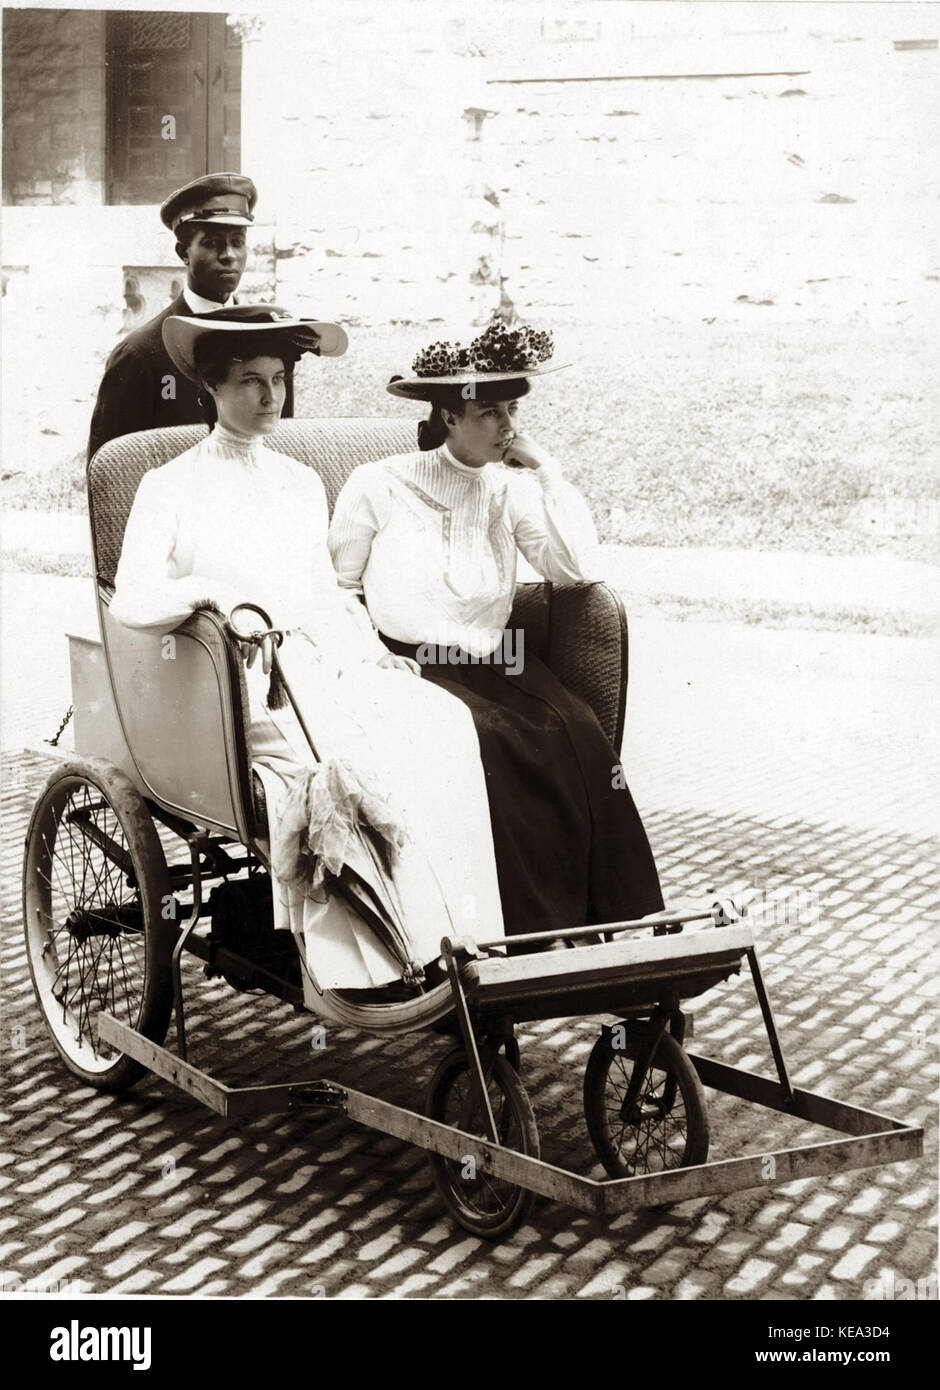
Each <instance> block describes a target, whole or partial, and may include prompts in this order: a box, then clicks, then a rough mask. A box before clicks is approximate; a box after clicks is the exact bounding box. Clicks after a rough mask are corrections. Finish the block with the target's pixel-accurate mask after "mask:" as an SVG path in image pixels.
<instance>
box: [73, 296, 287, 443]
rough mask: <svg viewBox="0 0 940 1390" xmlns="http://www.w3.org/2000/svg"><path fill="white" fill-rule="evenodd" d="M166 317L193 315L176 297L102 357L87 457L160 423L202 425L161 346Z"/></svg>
mask: <svg viewBox="0 0 940 1390" xmlns="http://www.w3.org/2000/svg"><path fill="white" fill-rule="evenodd" d="M171 314H182V315H183V316H184V317H186V318H193V317H194V315H193V311H192V309H190V307H189V305H188V304H187V303H186V300H185V299H184V298H183V296H182V294H179V295H177V297H176V298H175V299H174V300H173V302H172V303H171V304H168V305H167V307H166V308H165V309H164V310H163V311H162V312H161V313H159V314H157V316H156V318H152V319H151V320H150V321H149V323H145V324H143V325H142V326H141V327H140V328H135V329H134V331H133V333H128V335H127V337H126V338H125V339H124V340H123V341H122V342H120V343H118V345H117V347H116V348H115V349H114V351H113V352H112V353H111V356H110V357H109V358H108V361H107V365H106V366H105V369H104V376H103V377H102V379H101V385H100V386H99V388H98V399H97V401H96V402H95V413H94V415H93V416H92V417H91V433H90V435H89V439H88V457H89V458H91V457H92V455H93V454H94V453H95V452H96V450H98V449H100V448H101V446H102V444H105V443H107V441H108V440H109V439H116V438H117V436H118V435H120V434H133V432H134V431H135V430H156V429H160V428H162V427H163V426H164V425H203V424H205V422H206V417H205V415H204V414H203V412H202V410H201V409H200V407H199V405H198V404H197V402H196V385H195V382H192V381H190V380H189V379H188V378H187V377H185V376H183V373H182V372H181V371H180V370H179V368H178V367H175V366H174V365H173V363H172V361H171V360H170V355H169V353H168V352H167V350H166V348H165V347H164V346H163V337H162V334H161V329H162V327H163V320H164V319H167V318H169V317H170V315H171ZM167 378H169V385H168V384H167ZM166 397H169V399H166ZM293 413H294V375H293V371H289V372H288V374H287V396H286V399H285V401H284V410H283V412H282V414H283V416H284V418H287V417H289V416H292V415H293Z"/></svg>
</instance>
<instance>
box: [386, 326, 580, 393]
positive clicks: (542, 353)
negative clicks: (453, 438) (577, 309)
mask: <svg viewBox="0 0 940 1390" xmlns="http://www.w3.org/2000/svg"><path fill="white" fill-rule="evenodd" d="M552 351H553V342H552V335H551V333H549V332H540V331H538V330H537V329H534V328H530V327H529V326H528V325H527V324H524V323H518V324H516V325H514V326H513V327H508V326H507V325H506V324H505V323H503V321H502V320H501V319H499V318H494V319H493V320H492V322H491V323H489V324H488V325H487V327H486V328H485V329H484V330H483V332H482V333H481V334H480V335H479V337H477V338H474V339H473V341H472V342H471V343H470V344H469V346H467V347H462V346H461V345H460V343H449V342H440V343H431V344H430V345H429V346H428V347H426V348H422V349H421V351H420V352H419V353H418V354H417V356H416V357H415V359H414V361H413V362H412V364H411V369H412V371H413V373H414V375H413V376H411V377H406V376H393V377H392V379H391V381H390V382H389V383H388V385H387V386H386V388H385V389H386V391H388V392H389V393H390V395H393V396H403V397H404V398H405V399H406V400H412V401H431V400H434V398H435V397H436V396H439V395H440V394H441V391H442V388H443V389H444V390H446V389H447V388H453V387H455V386H468V385H470V384H471V383H473V384H474V385H481V386H482V385H486V384H488V383H490V382H511V381H527V380H528V379H529V377H533V376H542V375H544V373H546V372H559V371H561V370H562V369H563V368H564V367H565V366H567V365H568V364H567V363H565V362H558V363H556V362H554V361H552Z"/></svg>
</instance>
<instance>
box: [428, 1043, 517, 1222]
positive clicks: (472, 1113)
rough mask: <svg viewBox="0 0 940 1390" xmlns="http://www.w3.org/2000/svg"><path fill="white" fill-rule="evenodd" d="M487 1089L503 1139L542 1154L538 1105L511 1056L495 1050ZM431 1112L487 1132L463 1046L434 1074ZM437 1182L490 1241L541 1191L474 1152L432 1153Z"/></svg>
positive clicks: (449, 1202)
mask: <svg viewBox="0 0 940 1390" xmlns="http://www.w3.org/2000/svg"><path fill="white" fill-rule="evenodd" d="M488 1066H489V1072H488V1083H487V1091H488V1094H489V1099H490V1108H491V1109H492V1111H493V1118H494V1119H495V1121H496V1129H497V1133H498V1135H499V1142H500V1144H501V1145H502V1146H504V1147H505V1148H507V1149H514V1150H515V1151H516V1153H523V1154H528V1155H530V1156H531V1157H532V1158H538V1156H539V1135H538V1129H537V1128H536V1124H535V1116H534V1115H533V1113H532V1105H531V1103H530V1101H529V1097H528V1096H527V1094H526V1092H525V1088H524V1087H523V1085H522V1082H521V1081H520V1079H519V1073H518V1072H517V1071H516V1069H515V1067H513V1066H512V1064H511V1063H510V1062H508V1061H507V1060H506V1058H505V1057H501V1056H499V1055H494V1054H491V1055H490V1057H489V1058H488V1059H487V1060H486V1061H484V1069H485V1070H486V1068H487V1067H488ZM426 1109H427V1114H428V1116H429V1117H430V1118H431V1119H432V1120H440V1121H441V1123H442V1124H446V1125H451V1126H452V1127H453V1128H455V1129H460V1130H463V1131H464V1132H465V1133H467V1134H472V1135H474V1136H477V1137H479V1138H481V1139H484V1138H486V1137H487V1125H486V1120H485V1119H484V1116H483V1103H482V1100H481V1098H480V1096H479V1093H478V1091H477V1088H476V1087H475V1086H474V1084H473V1079H472V1077H471V1074H470V1070H469V1065H468V1062H467V1058H466V1054H465V1053H464V1051H463V1049H462V1048H457V1049H455V1051H453V1052H449V1053H448V1054H447V1056H446V1057H445V1058H444V1059H443V1061H442V1062H441V1064H440V1066H439V1067H438V1068H437V1071H436V1072H435V1073H434V1075H433V1077H432V1078H431V1084H430V1086H429V1087H428V1100H427V1107H426ZM430 1163H431V1172H432V1174H433V1177H434V1185H435V1187H436V1188H437V1190H438V1192H439V1194H440V1196H441V1198H442V1200H443V1202H444V1203H445V1205H446V1206H447V1209H448V1210H449V1211H450V1213H451V1215H452V1216H453V1218H454V1220H455V1221H456V1222H457V1223H458V1224H459V1225H460V1226H462V1227H463V1228H464V1230H465V1231H469V1232H470V1233H471V1234H472V1235H475V1236H481V1237H482V1238H483V1239H484V1240H497V1239H499V1238H500V1237H502V1236H507V1235H509V1233H510V1232H511V1231H514V1230H515V1229H516V1227H517V1226H518V1225H519V1224H520V1223H521V1222H522V1221H524V1220H525V1219H526V1217H527V1216H528V1215H529V1212H530V1211H531V1210H532V1204H533V1202H534V1201H535V1193H534V1192H529V1191H528V1190H527V1189H526V1188H524V1187H519V1186H517V1184H515V1183H513V1182H510V1181H509V1180H508V1179H506V1178H499V1177H497V1176H496V1175H495V1174H494V1173H492V1172H487V1171H486V1170H485V1167H484V1165H483V1164H482V1163H480V1162H478V1161H476V1159H475V1158H474V1157H473V1156H472V1155H469V1154H468V1155H466V1156H465V1157H463V1158H444V1157H442V1156H441V1155H440V1154H432V1155H431V1159H430Z"/></svg>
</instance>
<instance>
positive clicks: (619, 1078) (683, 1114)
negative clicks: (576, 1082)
mask: <svg viewBox="0 0 940 1390" xmlns="http://www.w3.org/2000/svg"><path fill="white" fill-rule="evenodd" d="M642 1043H643V1036H642V1032H641V1031H639V1030H637V1029H636V1028H635V1027H632V1026H631V1025H630V1024H618V1025H616V1026H614V1027H613V1028H605V1029H604V1031H603V1032H602V1033H601V1036H600V1037H599V1038H598V1040H597V1042H596V1043H595V1044H594V1050H593V1051H592V1053H591V1055H590V1057H589V1059H588V1064H587V1070H586V1071H585V1073H584V1114H585V1118H586V1120H587V1128H588V1134H589V1135H590V1136H591V1143H592V1144H593V1145H594V1150H595V1152H596V1154H597V1156H598V1158H599V1159H600V1161H601V1163H602V1164H603V1165H604V1168H605V1169H606V1171H607V1172H608V1173H609V1174H610V1176H611V1177H612V1178H632V1177H634V1176H636V1175H638V1174H641V1173H661V1172H665V1171H666V1170H667V1169H670V1168H687V1167H691V1166H692V1165H694V1164H696V1163H704V1162H705V1160H706V1159H707V1157H708V1114H707V1111H706V1108H705V1093H704V1091H703V1090H702V1083H701V1081H700V1080H699V1078H698V1073H697V1072H696V1070H695V1068H694V1067H693V1065H692V1063H691V1062H690V1061H689V1057H688V1054H687V1053H686V1051H685V1049H684V1048H683V1047H682V1046H681V1045H680V1044H679V1043H677V1042H676V1040H675V1038H674V1037H672V1035H671V1034H670V1033H668V1032H665V1033H663V1035H662V1037H661V1038H660V1040H659V1043H658V1045H657V1047H656V1052H655V1055H654V1057H653V1060H652V1064H651V1065H650V1066H648V1067H647V1070H646V1075H645V1076H644V1077H643V1078H642V1080H641V1081H639V1078H638V1081H639V1085H638V1086H636V1087H631V1084H630V1083H631V1080H632V1079H633V1073H634V1069H635V1064H636V1060H637V1057H638V1056H639V1052H640V1048H641V1046H642Z"/></svg>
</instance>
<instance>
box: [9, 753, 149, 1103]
mask: <svg viewBox="0 0 940 1390" xmlns="http://www.w3.org/2000/svg"><path fill="white" fill-rule="evenodd" d="M170 901H171V898H170V889H169V878H168V874H167V867H166V858H165V856H164V853H163V848H162V846H161V844H160V840H159V837H158V835H157V832H156V829H155V827H154V823H153V819H152V817H151V815H150V813H149V811H148V810H147V807H146V806H145V804H144V801H143V798H142V797H141V795H140V793H139V792H138V791H137V789H136V788H135V787H134V785H133V783H132V782H131V781H130V779H129V778H128V777H126V776H125V774H124V773H123V772H121V771H119V770H118V769H117V768H115V767H112V766H111V765H110V764H109V763H106V762H104V761H102V760H101V759H99V758H82V759H73V760H72V761H70V762H67V763H64V764H63V765H62V766H61V767H58V768H56V770H55V771H54V772H53V773H52V775H51V776H50V777H49V779H48V781H47V782H46V785H45V786H44V787H43V790H42V792H41V794H40V797H39V800H38V801H37V802H36V805H35V807H34V809H33V814H32V818H31V820H30V823H29V829H28V831H27V834H26V857H25V861H24V865H23V925H24V928H25V933H26V955H27V959H28V960H29V969H30V974H31V975H32V978H33V988H34V989H35V992H36V999H37V1001H38V1003H39V1007H40V1009H41V1010H42V1013H43V1018H44V1021H45V1024H46V1027H47V1028H48V1030H49V1033H50V1035H51V1037H52V1041H53V1043H54V1044H55V1046H56V1048H57V1049H58V1051H59V1053H60V1054H61V1056H62V1058H63V1059H64V1061H65V1064H66V1066H67V1067H68V1069H69V1071H71V1072H73V1073H74V1075H75V1076H77V1077H79V1078H80V1079H81V1080H82V1081H84V1082H87V1084H88V1085H90V1086H95V1087H96V1088H97V1089H98V1090H102V1091H117V1090H121V1089H123V1088H124V1087H125V1086H130V1085H131V1084H132V1083H133V1082H134V1081H136V1080H137V1079H138V1078H139V1077H141V1076H143V1075H144V1071H145V1069H144V1068H143V1067H142V1066H141V1065H140V1064H139V1063H138V1062H136V1061H134V1059H133V1058H131V1057H128V1056H127V1055H126V1054H125V1053H123V1052H119V1051H116V1050H115V1049H114V1048H112V1047H110V1046H109V1045H108V1044H106V1043H103V1042H101V1041H100V1040H99V1038H98V1026H97V1020H98V1015H99V1014H100V1013H103V1012H108V1013H111V1014H113V1015H114V1016H115V1018H117V1019H119V1020H120V1021H121V1022H122V1023H126V1024H128V1025H129V1026H130V1027H131V1028H135V1029H137V1031H138V1032H140V1033H143V1034H144V1036H145V1037H147V1038H149V1039H150V1040H151V1041H152V1042H156V1043H162V1042H163V1040H164V1038H165V1037H166V1031H167V1028H168V1026H169V1021H170V1013H171V1010H172V1003H173V993H172V984H171V976H170V957H171V953H172V944H173V938H172V933H171V932H170V930H169V929H168V927H167V924H166V922H164V921H163V919H162V912H163V909H164V906H165V904H167V903H168V902H170Z"/></svg>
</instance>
